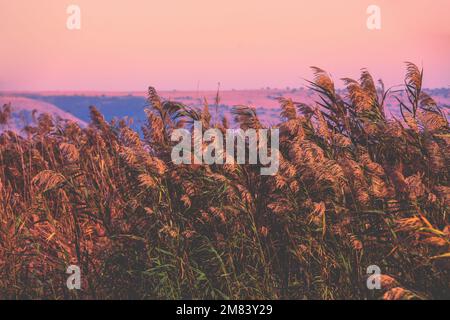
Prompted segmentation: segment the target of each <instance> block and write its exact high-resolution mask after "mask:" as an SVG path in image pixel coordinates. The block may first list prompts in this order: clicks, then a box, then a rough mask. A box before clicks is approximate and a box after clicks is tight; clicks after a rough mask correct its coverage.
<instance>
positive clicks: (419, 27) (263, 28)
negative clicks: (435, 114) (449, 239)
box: [0, 0, 450, 91]
mask: <svg viewBox="0 0 450 320" xmlns="http://www.w3.org/2000/svg"><path fill="white" fill-rule="evenodd" d="M70 4H76V5H78V6H79V7H80V8H81V30H73V31H71V30H68V29H67V28H66V20H67V18H68V14H67V13H66V9H67V7H68V6H69V5H70ZM371 4H375V5H378V6H380V7H381V23H382V25H381V30H369V29H368V28H367V27H366V20H367V17H368V14H367V13H366V9H367V7H368V6H369V5H371ZM449 13H450V1H448V0H433V1H430V0H428V1H425V0H369V1H365V0H342V1H337V0H329V1H324V0H311V1H303V0H277V1H266V0H245V1H243V0H227V1H218V0H217V1H216V0H164V1H163V0H159V1H153V0H128V1H110V0H109V1H108V0H95V1H94V0H72V1H64V0H15V1H10V0H0V43H1V47H0V90H89V91H92V90H105V91H131V90H137V91H142V90H145V88H146V87H148V86H149V85H152V86H155V87H156V88H157V89H159V90H168V89H179V90H183V89H186V90H192V89H197V87H199V88H200V89H201V90H207V89H215V88H216V86H217V83H218V82H220V83H221V86H222V88H223V89H233V88H234V89H250V88H260V87H266V86H270V87H279V88H282V87H286V86H290V87H298V86H301V85H304V84H305V82H304V80H303V78H311V76H312V75H311V72H310V70H309V66H312V65H315V66H318V67H321V68H323V69H326V70H327V71H329V72H330V73H331V74H332V76H333V77H334V78H335V79H336V80H338V79H339V78H342V77H344V76H350V77H354V78H356V77H358V73H359V69H360V68H362V67H367V68H368V69H369V71H371V72H372V74H373V75H374V77H376V78H379V77H381V78H383V79H384V80H385V82H386V84H387V85H397V84H401V82H402V77H403V74H404V65H403V61H412V62H415V63H416V64H418V65H419V66H423V67H424V69H425V86H427V87H449V85H450V23H449V22H448V17H449Z"/></svg>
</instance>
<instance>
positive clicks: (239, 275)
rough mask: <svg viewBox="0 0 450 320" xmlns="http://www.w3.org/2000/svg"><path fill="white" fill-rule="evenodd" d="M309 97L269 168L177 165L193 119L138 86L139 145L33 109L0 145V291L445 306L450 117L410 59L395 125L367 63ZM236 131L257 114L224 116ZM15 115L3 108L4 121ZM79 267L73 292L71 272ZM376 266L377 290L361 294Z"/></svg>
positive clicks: (199, 115) (121, 129)
mask: <svg viewBox="0 0 450 320" xmlns="http://www.w3.org/2000/svg"><path fill="white" fill-rule="evenodd" d="M314 72H315V79H314V81H312V82H310V86H311V88H312V89H313V90H315V91H316V92H317V93H318V94H319V96H320V99H319V100H318V103H317V105H305V104H303V103H299V102H295V101H292V100H290V99H284V98H283V99H280V104H281V106H282V112H281V117H282V119H283V121H282V122H281V123H280V124H279V125H278V126H277V127H278V128H279V129H280V152H281V159H280V170H279V172H278V174H277V175H275V176H260V175H259V172H260V171H259V168H258V166H257V165H224V166H217V165H179V166H177V165H174V164H173V163H172V162H171V160H170V151H171V147H172V142H170V134H171V131H172V130H173V129H174V128H178V127H182V126H187V125H188V124H189V123H191V122H192V121H193V120H199V121H202V122H203V127H204V128H205V129H206V128H208V127H218V128H220V129H221V130H224V129H226V128H227V126H228V121H227V119H216V121H214V122H212V121H211V119H212V118H213V117H211V114H210V113H209V111H208V105H207V103H206V102H205V107H204V109H203V110H202V111H198V110H194V109H192V108H189V107H187V106H184V105H181V104H178V103H173V102H170V101H162V100H161V99H160V98H159V96H158V94H157V93H156V91H155V90H154V89H153V88H150V90H149V95H148V102H149V109H148V110H147V115H148V124H147V125H146V126H145V127H144V128H143V133H144V138H143V139H141V138H140V137H139V135H138V134H137V133H136V132H133V130H131V129H130V128H129V127H128V126H127V125H126V123H125V121H119V122H112V123H108V122H106V121H105V120H104V118H103V116H102V115H101V114H100V113H99V112H98V111H97V110H96V109H95V108H91V115H92V121H91V124H90V125H89V127H87V128H80V127H79V126H78V125H77V124H75V123H72V122H63V121H55V120H54V119H51V117H49V116H47V115H42V116H40V117H39V119H38V120H37V123H36V125H35V126H31V127H27V128H25V132H26V133H27V137H22V136H18V135H16V134H15V133H13V132H10V131H6V130H5V131H4V132H3V133H2V134H1V136H0V298H3V299H17V298H49V299H61V298H66V299H76V298H89V299H108V298H119V299H130V298H139V299H149V298H156V299H180V298H194V299H217V298H230V299H244V298H251V299H303V298H309V299H372V298H384V299H414V298H429V299H432V298H449V297H450V288H449V286H450V275H449V270H450V268H449V254H450V253H449V240H450V238H449V237H450V235H449V228H450V227H449V222H448V208H449V203H450V187H449V172H448V168H449V156H450V150H449V148H450V144H449V134H450V130H449V125H448V122H447V119H446V118H445V117H444V116H443V115H442V113H441V112H440V110H439V108H438V107H437V105H436V103H435V102H434V101H433V99H432V98H431V97H429V96H428V95H426V94H425V93H424V92H423V91H422V88H421V87H422V71H421V70H419V69H418V68H417V67H416V66H415V65H413V64H411V63H408V64H407V74H406V80H405V94H406V96H407V98H408V99H407V101H408V102H405V101H403V100H400V99H399V108H400V111H401V114H402V118H403V119H388V118H386V116H385V109H384V99H385V97H386V95H387V94H388V92H385V90H384V87H383V85H382V83H380V87H379V88H377V87H376V85H375V83H374V81H373V79H372V77H371V76H370V74H369V73H368V72H367V71H366V70H363V71H362V75H361V78H360V79H359V80H358V81H355V80H352V79H344V83H345V84H346V85H347V89H348V90H347V95H346V96H343V97H341V96H340V95H339V94H337V93H336V91H335V89H334V88H335V86H334V83H333V80H332V79H331V78H330V77H329V76H328V75H327V73H326V72H325V71H323V70H321V69H319V68H314ZM233 113H234V115H235V118H236V120H237V122H238V123H239V124H240V126H241V127H242V128H243V129H246V128H255V129H260V128H262V127H263V125H262V124H261V122H260V121H259V119H258V117H257V115H256V113H255V111H254V110H253V109H251V108H248V107H246V106H239V107H236V108H235V109H234V110H233ZM10 114H11V106H4V107H3V110H2V111H1V112H0V126H6V124H7V122H8V118H9V117H10ZM70 264H77V265H79V266H80V267H81V270H82V288H83V290H81V291H69V290H68V289H67V288H66V285H65V284H66V277H67V275H66V274H65V269H66V267H67V266H68V265H70ZM369 265H378V266H379V267H380V268H381V270H382V272H383V276H382V278H381V279H382V290H368V289H367V288H366V277H367V274H366V268H367V267H368V266H369Z"/></svg>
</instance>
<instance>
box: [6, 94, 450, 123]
mask: <svg viewBox="0 0 450 320" xmlns="http://www.w3.org/2000/svg"><path fill="white" fill-rule="evenodd" d="M426 92H427V93H428V94H430V95H431V96H432V97H433V98H434V99H435V100H436V102H437V103H438V105H439V106H441V107H442V109H443V111H444V113H445V114H446V115H447V116H449V106H450V89H445V88H442V89H428V90H426ZM339 93H340V94H341V95H344V93H343V92H339ZM158 94H160V95H161V96H162V97H163V98H164V99H167V100H172V101H178V102H181V103H184V104H186V105H189V106H195V107H199V108H201V107H202V106H203V104H204V101H205V99H206V101H207V102H208V104H209V106H210V112H211V114H212V115H213V117H214V114H215V111H216V103H215V99H216V94H217V92H216V91H177V90H173V91H158ZM11 95H12V94H10V96H9V97H2V96H0V98H1V99H2V100H0V101H7V100H8V99H15V102H14V103H13V106H14V107H16V106H17V107H22V108H26V109H27V110H31V109H33V108H35V109H37V110H40V111H42V110H50V111H51V112H50V113H53V114H55V115H59V116H60V117H62V118H68V119H70V117H72V119H74V120H76V121H78V122H81V123H84V122H86V123H87V122H89V120H90V119H89V106H91V105H94V106H95V107H96V108H97V109H98V110H99V111H100V112H101V113H102V114H103V115H104V116H105V118H106V120H108V121H110V120H112V119H114V118H118V119H122V118H132V119H133V123H132V124H131V127H132V128H134V129H136V130H138V129H140V127H141V126H142V125H143V124H144V123H145V121H146V115H145V112H144V109H145V107H146V106H147V102H146V93H145V92H105V93H102V92H85V93H83V92H42V93H15V94H14V97H11ZM219 96H220V101H219V105H218V107H217V111H218V113H219V114H220V116H223V115H227V116H228V118H229V120H230V122H231V123H233V121H232V120H233V119H232V117H231V115H230V110H231V108H232V107H233V106H235V105H249V106H253V107H255V109H256V112H257V114H258V115H259V117H260V119H261V121H262V122H263V123H266V124H275V123H277V122H278V121H279V114H280V111H281V109H280V106H279V102H278V98H280V97H286V98H291V99H292V100H294V101H296V102H303V103H308V104H314V102H315V101H316V96H315V94H314V93H313V92H312V91H310V90H308V89H305V88H293V89H260V90H227V91H221V92H220V95H219ZM400 97H401V94H400ZM397 105H398V102H397V101H396V100H395V99H394V98H392V97H391V98H389V99H387V101H386V107H387V109H388V112H387V115H388V116H389V117H392V116H395V117H399V116H400V115H399V113H398V107H397Z"/></svg>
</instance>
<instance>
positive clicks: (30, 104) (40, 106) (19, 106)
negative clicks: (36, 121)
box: [0, 95, 87, 131]
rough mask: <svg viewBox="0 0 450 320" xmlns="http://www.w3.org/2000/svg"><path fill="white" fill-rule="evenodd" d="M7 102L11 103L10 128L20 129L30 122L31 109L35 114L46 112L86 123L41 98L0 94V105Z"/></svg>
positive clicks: (31, 118)
mask: <svg viewBox="0 0 450 320" xmlns="http://www.w3.org/2000/svg"><path fill="white" fill-rule="evenodd" d="M8 103H11V106H12V119H11V121H10V123H9V129H10V130H14V131H20V130H21V129H22V128H23V127H24V126H25V125H28V124H31V123H32V120H33V116H32V114H33V111H35V114H36V116H38V115H39V114H42V113H48V114H50V115H52V116H53V117H55V118H61V119H65V120H71V121H75V122H77V123H79V124H80V125H81V126H85V125H87V123H86V122H85V121H83V120H81V119H79V118H77V117H75V116H74V115H73V114H71V113H69V112H65V111H63V110H61V109H60V108H58V107H57V106H55V105H53V104H50V103H48V102H45V101H42V100H36V99H30V98H25V97H20V96H2V95H0V106H3V105H4V104H8Z"/></svg>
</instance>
